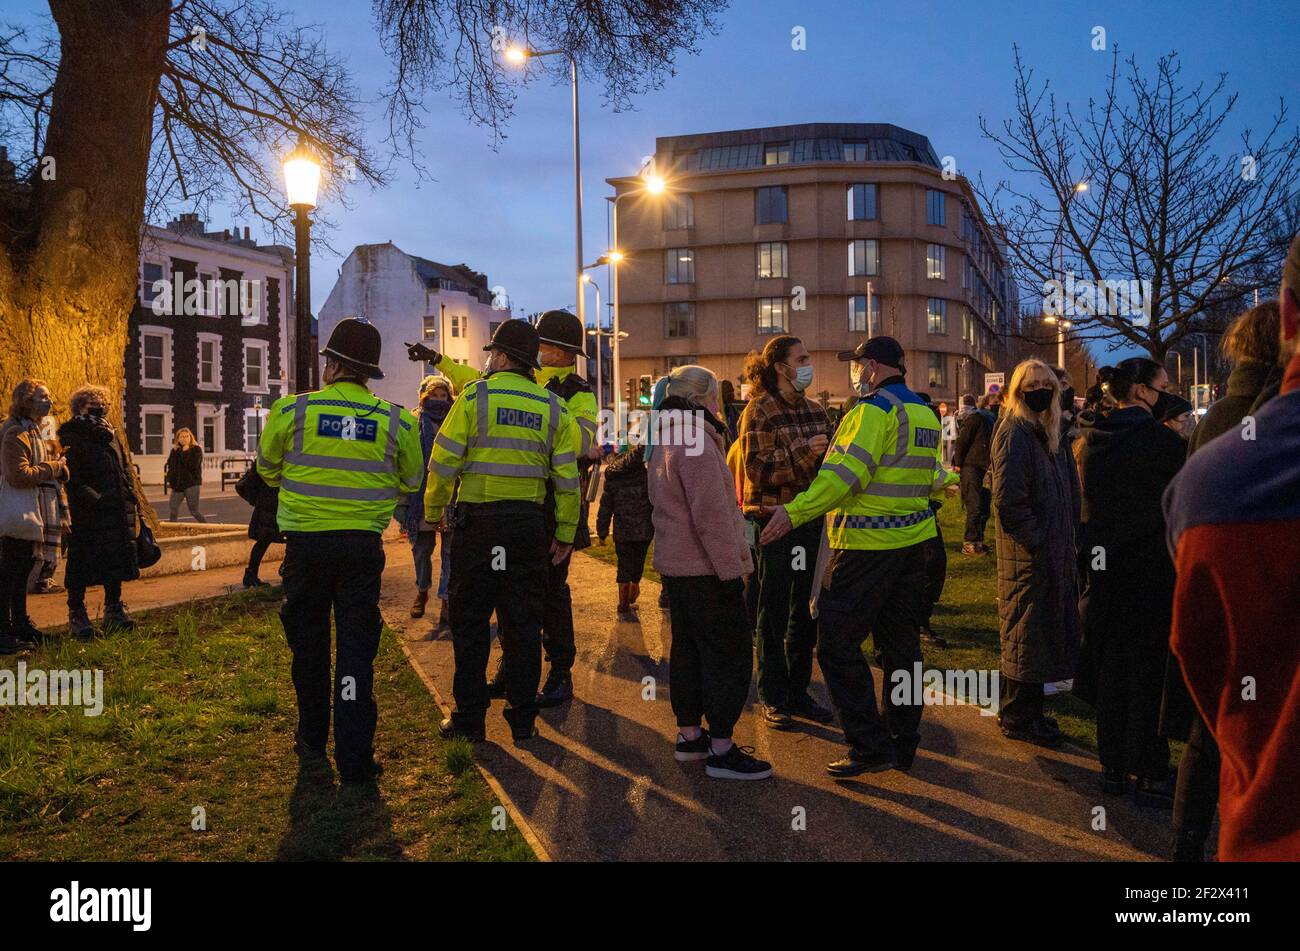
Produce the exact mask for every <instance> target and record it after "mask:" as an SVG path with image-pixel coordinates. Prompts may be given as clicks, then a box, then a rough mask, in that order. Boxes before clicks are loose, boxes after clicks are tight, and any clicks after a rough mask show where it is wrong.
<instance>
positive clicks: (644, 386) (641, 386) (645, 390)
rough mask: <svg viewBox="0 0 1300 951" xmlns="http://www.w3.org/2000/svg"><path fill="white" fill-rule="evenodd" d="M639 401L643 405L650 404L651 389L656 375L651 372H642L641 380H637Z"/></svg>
mask: <svg viewBox="0 0 1300 951" xmlns="http://www.w3.org/2000/svg"><path fill="white" fill-rule="evenodd" d="M637 384H638V390H637V402H639V403H640V404H641V405H642V406H649V405H650V391H651V389H653V387H654V377H652V376H651V375H650V374H649V373H643V374H641V378H640V380H638V381H637Z"/></svg>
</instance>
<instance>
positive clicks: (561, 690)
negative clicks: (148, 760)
mask: <svg viewBox="0 0 1300 951" xmlns="http://www.w3.org/2000/svg"><path fill="white" fill-rule="evenodd" d="M572 699H573V678H572V677H571V676H569V672H568V671H567V670H566V671H564V672H563V673H560V672H558V671H555V670H552V671H551V672H550V674H548V675H547V677H546V683H544V684H543V685H542V692H541V693H539V694H538V695H537V705H538V706H539V707H542V708H547V707H558V706H559V705H560V704H562V703H564V702H566V701H568V700H572Z"/></svg>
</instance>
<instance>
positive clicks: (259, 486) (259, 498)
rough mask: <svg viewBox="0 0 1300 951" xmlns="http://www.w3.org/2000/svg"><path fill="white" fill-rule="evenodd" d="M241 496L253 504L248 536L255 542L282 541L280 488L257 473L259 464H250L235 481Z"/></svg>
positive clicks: (236, 488)
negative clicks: (278, 515) (278, 518)
mask: <svg viewBox="0 0 1300 951" xmlns="http://www.w3.org/2000/svg"><path fill="white" fill-rule="evenodd" d="M235 491H236V492H237V493H239V497H240V498H241V499H243V500H244V501H245V502H247V503H248V504H249V505H251V506H253V514H252V515H251V516H250V517H249V519H248V537H249V538H251V539H252V540H253V541H255V542H282V541H284V532H282V531H280V524H279V522H278V521H277V520H276V512H277V510H278V509H279V507H280V490H279V489H277V488H274V487H273V486H269V485H267V484H266V480H265V479H263V478H262V477H261V476H260V475H258V474H257V466H249V467H248V471H247V472H245V473H244V474H243V475H242V476H240V478H239V481H238V482H236V483H235Z"/></svg>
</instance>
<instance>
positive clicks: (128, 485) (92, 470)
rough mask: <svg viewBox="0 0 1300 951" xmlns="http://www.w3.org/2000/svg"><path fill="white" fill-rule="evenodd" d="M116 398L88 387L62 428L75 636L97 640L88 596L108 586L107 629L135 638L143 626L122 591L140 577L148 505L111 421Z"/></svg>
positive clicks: (67, 578)
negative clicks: (139, 540) (143, 507)
mask: <svg viewBox="0 0 1300 951" xmlns="http://www.w3.org/2000/svg"><path fill="white" fill-rule="evenodd" d="M110 400H111V397H110V396H109V394H108V390H106V389H104V388H103V387H102V386H83V387H82V388H81V389H79V390H77V391H76V392H75V393H73V394H72V396H70V397H68V408H69V410H70V411H71V413H72V417H71V418H70V419H69V420H68V421H67V422H65V423H64V424H63V425H62V426H60V427H59V442H60V443H61V444H62V445H63V455H64V459H65V460H66V461H67V463H68V483H67V492H68V510H69V514H70V515H71V517H72V522H71V529H70V531H69V533H68V564H67V567H66V569H65V571H64V578H63V583H64V585H66V586H67V589H68V631H69V633H70V634H72V636H73V637H80V638H88V637H93V636H94V635H95V633H96V631H95V627H94V625H93V624H91V622H90V615H89V613H88V612H87V611H86V589H87V588H90V587H93V586H95V585H103V586H104V627H105V629H109V628H114V627H117V628H123V629H126V630H130V629H131V628H134V627H135V621H134V620H132V618H131V615H130V614H128V613H127V610H126V604H125V603H124V602H123V601H122V585H123V584H124V583H126V582H128V581H134V580H135V579H136V578H139V577H140V564H139V550H138V549H137V548H136V537H137V535H139V530H140V529H139V525H140V522H139V520H140V519H141V517H142V516H141V515H140V503H139V501H138V500H137V499H136V496H135V488H134V486H133V485H132V479H131V472H130V462H129V461H128V458H127V454H126V449H125V447H124V446H123V445H122V442H121V439H120V437H119V436H118V433H117V431H116V430H115V429H113V426H112V424H111V423H109V421H108V406H109V402H110Z"/></svg>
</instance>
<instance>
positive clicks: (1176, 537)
mask: <svg viewBox="0 0 1300 951" xmlns="http://www.w3.org/2000/svg"><path fill="white" fill-rule="evenodd" d="M1249 419H1250V418H1249V417H1248V418H1247V420H1246V421H1243V426H1241V427H1237V428H1235V429H1232V430H1229V431H1228V432H1226V433H1224V434H1223V435H1221V436H1218V437H1217V438H1215V439H1213V440H1212V441H1210V442H1209V443H1208V444H1207V445H1206V446H1205V447H1204V448H1202V449H1200V450H1198V451H1197V452H1196V453H1195V454H1194V455H1193V456H1192V457H1191V458H1190V459H1189V460H1188V462H1187V465H1186V466H1185V467H1184V468H1183V470H1182V472H1180V473H1179V475H1178V477H1177V478H1176V479H1175V480H1174V481H1173V482H1172V483H1171V484H1170V486H1169V489H1168V491H1167V492H1166V493H1165V500H1164V501H1165V513H1166V518H1167V521H1168V525H1169V543H1170V548H1171V550H1172V551H1173V552H1174V556H1175V562H1176V566H1177V569H1178V585H1177V588H1176V590H1175V592H1174V622H1173V634H1172V638H1171V641H1170V646H1171V648H1172V650H1173V652H1174V654H1175V655H1176V656H1177V658H1178V662H1179V664H1180V665H1181V667H1182V670H1183V677H1184V678H1185V679H1186V681H1187V686H1188V689H1189V690H1190V691H1191V694H1192V698H1193V699H1194V700H1195V702H1196V706H1197V708H1198V709H1199V710H1200V711H1201V715H1202V716H1204V717H1205V720H1206V722H1207V723H1208V724H1209V726H1210V729H1211V730H1212V731H1213V733H1214V738H1215V740H1217V741H1218V744H1219V750H1220V752H1221V754H1222V759H1223V766H1222V769H1221V771H1220V776H1219V809H1220V835H1219V857H1220V859H1225V860H1296V859H1300V357H1297V358H1296V359H1295V360H1293V361H1292V362H1291V365H1290V366H1289V367H1288V369H1287V374H1286V379H1285V382H1284V383H1283V386H1282V392H1281V394H1280V395H1279V396H1277V397H1276V398H1274V399H1273V400H1270V401H1269V402H1268V403H1267V404H1265V406H1264V407H1263V408H1262V409H1261V410H1260V411H1259V412H1258V413H1256V414H1255V416H1254V431H1253V432H1250V431H1249V430H1248V429H1247V428H1246V426H1247V425H1248V421H1249Z"/></svg>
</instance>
